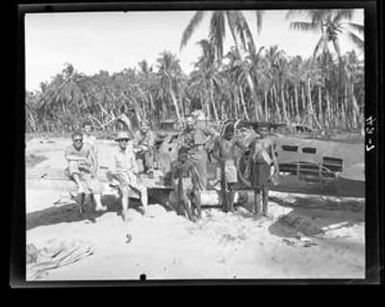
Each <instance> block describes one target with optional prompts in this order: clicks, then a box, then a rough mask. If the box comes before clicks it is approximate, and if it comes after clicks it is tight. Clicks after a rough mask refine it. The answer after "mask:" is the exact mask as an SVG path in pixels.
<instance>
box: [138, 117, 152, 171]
mask: <svg viewBox="0 0 385 307" xmlns="http://www.w3.org/2000/svg"><path fill="white" fill-rule="evenodd" d="M134 152H135V153H136V158H137V159H140V160H142V161H143V166H144V172H145V173H147V174H149V178H152V177H153V174H154V170H153V164H154V133H153V132H152V131H151V130H150V125H149V123H148V122H147V121H143V122H142V123H141V125H140V129H139V130H138V131H136V132H135V135H134Z"/></svg>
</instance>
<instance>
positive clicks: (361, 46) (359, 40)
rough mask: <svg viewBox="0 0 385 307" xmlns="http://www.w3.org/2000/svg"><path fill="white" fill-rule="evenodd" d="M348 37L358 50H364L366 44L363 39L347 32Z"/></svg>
mask: <svg viewBox="0 0 385 307" xmlns="http://www.w3.org/2000/svg"><path fill="white" fill-rule="evenodd" d="M346 35H347V36H348V37H349V39H350V40H351V41H352V42H353V43H354V44H355V45H356V46H357V48H358V49H359V50H360V51H363V50H364V46H365V44H364V40H363V39H362V38H361V37H359V36H357V35H356V34H354V33H353V32H350V31H347V32H346Z"/></svg>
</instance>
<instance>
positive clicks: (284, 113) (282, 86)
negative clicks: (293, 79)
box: [280, 84, 289, 123]
mask: <svg viewBox="0 0 385 307" xmlns="http://www.w3.org/2000/svg"><path fill="white" fill-rule="evenodd" d="M280 92H281V100H282V109H283V118H284V120H285V122H286V123H288V122H289V118H288V116H287V104H286V99H285V89H284V85H283V84H281V87H280Z"/></svg>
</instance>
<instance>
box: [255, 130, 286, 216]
mask: <svg viewBox="0 0 385 307" xmlns="http://www.w3.org/2000/svg"><path fill="white" fill-rule="evenodd" d="M250 146H251V152H252V159H251V163H252V167H251V177H250V178H251V184H252V186H253V187H254V189H255V190H254V192H255V207H254V209H253V211H254V212H253V213H254V214H259V211H260V210H261V209H260V208H261V207H262V215H263V216H267V214H268V212H267V211H268V197H269V195H268V194H269V189H268V188H269V185H270V184H275V178H276V176H277V175H278V172H279V168H278V162H277V157H276V154H275V144H274V143H273V141H272V140H271V139H270V138H267V137H264V135H263V134H259V135H258V136H257V137H256V138H255V140H254V141H253V142H252V143H251V144H250ZM261 203H262V206H261Z"/></svg>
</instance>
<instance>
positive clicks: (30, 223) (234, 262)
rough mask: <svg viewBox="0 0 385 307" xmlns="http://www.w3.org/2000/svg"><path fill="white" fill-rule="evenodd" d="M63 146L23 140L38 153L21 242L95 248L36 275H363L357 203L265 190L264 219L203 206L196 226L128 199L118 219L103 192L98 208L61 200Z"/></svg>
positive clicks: (105, 157)
mask: <svg viewBox="0 0 385 307" xmlns="http://www.w3.org/2000/svg"><path fill="white" fill-rule="evenodd" d="M68 144H70V140H69V139H60V138H55V139H51V140H43V139H32V140H31V141H29V142H28V144H27V149H26V154H27V156H29V155H30V154H34V155H36V156H39V155H40V156H44V157H45V158H46V159H45V160H43V159H39V162H38V163H37V164H35V165H34V163H32V164H31V165H30V166H31V167H30V168H28V169H27V185H26V187H27V203H26V206H27V207H26V209H27V210H26V211H27V243H35V244H36V245H38V246H43V245H44V244H47V243H46V242H48V241H49V240H50V239H58V240H63V241H69V240H74V239H81V240H85V241H88V242H91V243H92V244H93V247H94V254H93V255H91V256H89V257H87V258H84V259H81V260H79V261H78V262H76V263H73V264H70V265H68V266H63V267H60V268H57V269H55V270H51V271H50V272H49V274H48V275H47V276H45V277H44V279H47V280H58V279H65V280H69V279H71V280H85V279H135V280H137V279H138V278H139V275H140V274H142V273H144V274H146V276H147V278H149V279H159V278H161V279H168V278H171V279H175V278H176V279H184V278H186V279H189V278H200V279H211V278H364V272H365V242H364V240H365V237H364V229H365V224H364V211H365V210H364V206H365V202H364V200H357V199H337V198H321V197H314V196H303V195H302V196H301V195H294V194H290V195H289V194H285V193H271V197H270V204H269V208H270V216H269V218H266V219H260V220H256V219H255V218H254V217H252V216H251V215H250V214H249V213H248V211H247V210H246V209H244V208H242V207H240V208H238V209H237V212H236V213H227V214H226V213H223V212H221V211H220V210H219V209H205V210H204V213H203V218H202V220H201V221H200V222H198V223H197V224H194V223H191V222H189V221H187V220H186V219H184V218H183V217H180V216H176V215H175V213H174V212H173V211H166V210H165V209H164V208H163V207H162V206H160V205H156V204H152V205H150V207H149V209H150V217H146V218H144V217H143V216H142V215H141V214H140V213H139V212H140V211H139V210H138V208H137V206H136V204H134V207H133V209H131V210H130V213H131V218H132V220H131V221H130V222H128V223H124V222H123V221H122V220H121V218H120V216H118V211H119V204H118V202H117V201H116V198H115V197H114V196H113V195H106V196H104V198H103V201H104V203H105V204H106V205H107V206H108V208H109V210H108V211H107V212H106V213H103V214H102V213H99V214H94V213H93V212H92V209H91V208H89V212H88V213H87V214H85V215H80V214H79V212H78V208H77V205H76V203H75V202H74V201H72V202H71V200H70V199H69V197H68V195H69V193H68V192H69V191H70V190H73V189H74V185H73V184H72V183H71V182H69V181H63V180H62V179H60V178H63V169H64V167H65V165H66V163H65V160H64V147H65V146H66V145H68ZM112 146H115V145H114V143H113V142H112V141H103V142H101V146H100V157H101V161H100V165H101V166H103V167H108V166H109V165H111V162H112V152H113V151H112V150H111V149H112ZM40 160H41V161H40ZM54 202H57V204H54ZM127 234H130V235H131V236H132V241H131V242H126V235H127Z"/></svg>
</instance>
